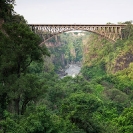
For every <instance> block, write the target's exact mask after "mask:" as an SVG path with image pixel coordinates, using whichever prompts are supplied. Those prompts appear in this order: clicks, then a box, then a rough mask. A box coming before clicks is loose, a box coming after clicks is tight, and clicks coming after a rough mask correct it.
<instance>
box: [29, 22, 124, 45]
mask: <svg viewBox="0 0 133 133" xmlns="http://www.w3.org/2000/svg"><path fill="white" fill-rule="evenodd" d="M28 25H29V26H30V28H31V30H32V31H33V32H35V33H36V34H39V35H40V36H41V37H42V38H43V40H44V41H43V42H42V43H45V42H46V41H47V40H49V39H50V38H52V37H53V36H55V35H58V34H60V33H63V32H68V31H75V30H81V31H88V32H93V33H95V34H98V35H100V36H101V37H103V38H106V39H107V40H110V41H113V42H115V41H116V40H117V39H122V29H124V28H125V26H126V25H125V24H28Z"/></svg>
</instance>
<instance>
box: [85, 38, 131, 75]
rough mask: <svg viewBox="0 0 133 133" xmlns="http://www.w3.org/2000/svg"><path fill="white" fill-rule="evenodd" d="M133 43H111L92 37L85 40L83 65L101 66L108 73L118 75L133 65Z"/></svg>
mask: <svg viewBox="0 0 133 133" xmlns="http://www.w3.org/2000/svg"><path fill="white" fill-rule="evenodd" d="M132 43H133V42H131V41H127V42H124V41H123V42H117V43H111V42H108V41H106V40H104V39H100V37H99V36H97V35H91V36H90V37H89V38H87V39H86V40H84V45H83V63H84V65H85V66H89V67H91V66H94V65H95V64H99V66H101V67H103V68H105V71H106V72H107V73H116V72H118V71H121V70H124V69H127V68H128V67H129V66H130V64H131V63H133V45H132Z"/></svg>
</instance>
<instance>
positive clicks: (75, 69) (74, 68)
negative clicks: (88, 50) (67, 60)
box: [65, 64, 81, 77]
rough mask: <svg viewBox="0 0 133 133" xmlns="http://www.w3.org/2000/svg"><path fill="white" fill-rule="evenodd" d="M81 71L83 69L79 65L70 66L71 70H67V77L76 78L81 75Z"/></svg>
mask: <svg viewBox="0 0 133 133" xmlns="http://www.w3.org/2000/svg"><path fill="white" fill-rule="evenodd" d="M80 70H81V67H80V66H78V65H77V64H70V65H69V68H68V69H66V71H65V73H67V75H66V76H72V77H75V76H76V75H78V74H79V72H80Z"/></svg>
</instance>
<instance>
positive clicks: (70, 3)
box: [14, 0, 133, 24]
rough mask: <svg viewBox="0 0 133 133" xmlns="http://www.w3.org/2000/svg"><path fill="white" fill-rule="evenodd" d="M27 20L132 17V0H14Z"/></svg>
mask: <svg viewBox="0 0 133 133" xmlns="http://www.w3.org/2000/svg"><path fill="white" fill-rule="evenodd" d="M14 10H15V11H16V12H17V13H18V14H20V15H22V16H24V18H25V19H26V20H27V21H28V24H106V23H108V22H111V23H114V24H117V23H118V22H125V21H131V20H133V0H16V6H15V7H14Z"/></svg>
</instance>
